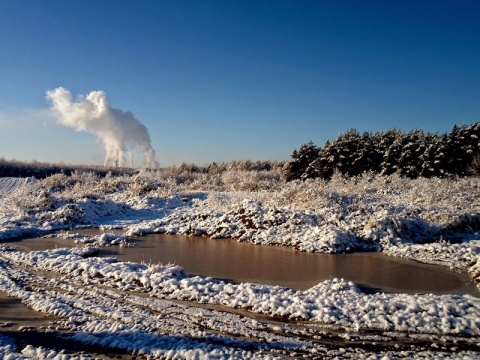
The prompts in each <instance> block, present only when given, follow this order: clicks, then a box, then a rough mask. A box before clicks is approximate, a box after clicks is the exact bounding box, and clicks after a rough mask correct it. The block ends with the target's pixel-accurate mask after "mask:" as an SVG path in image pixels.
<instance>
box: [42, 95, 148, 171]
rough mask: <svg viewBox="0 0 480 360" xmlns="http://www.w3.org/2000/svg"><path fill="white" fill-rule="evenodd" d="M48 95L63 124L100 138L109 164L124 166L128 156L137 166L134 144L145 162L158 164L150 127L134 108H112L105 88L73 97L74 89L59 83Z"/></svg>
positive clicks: (145, 163)
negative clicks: (59, 85) (125, 109)
mask: <svg viewBox="0 0 480 360" xmlns="http://www.w3.org/2000/svg"><path fill="white" fill-rule="evenodd" d="M46 97H47V99H48V100H50V101H51V103H52V109H53V110H54V112H55V114H56V117H57V118H58V120H59V122H60V124H62V125H65V126H68V127H71V128H73V129H75V130H77V131H85V132H89V133H92V134H94V135H96V136H97V137H98V138H99V139H100V141H101V142H102V143H103V146H104V147H105V152H106V156H105V166H108V165H109V164H110V165H112V166H118V167H123V166H125V161H126V157H127V158H128V160H129V166H133V164H132V153H131V151H129V147H130V148H133V149H137V150H139V151H140V152H142V153H143V162H144V166H146V167H149V168H156V167H158V162H157V161H156V160H155V150H154V149H153V148H152V144H151V141H150V134H149V133H148V130H147V128H146V127H145V126H144V125H143V124H142V123H141V122H140V121H138V119H136V118H135V116H134V115H133V114H132V113H131V112H128V111H127V112H124V111H122V110H118V109H114V108H112V107H111V106H110V101H109V99H108V97H107V95H106V94H105V93H104V92H103V91H92V92H90V93H89V94H88V95H87V96H86V97H84V96H79V97H78V99H77V100H76V101H72V95H71V94H70V92H69V91H68V90H67V89H64V88H62V87H59V88H56V89H54V90H50V91H47V94H46ZM127 145H128V146H129V147H127Z"/></svg>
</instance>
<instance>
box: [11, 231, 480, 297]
mask: <svg viewBox="0 0 480 360" xmlns="http://www.w3.org/2000/svg"><path fill="white" fill-rule="evenodd" d="M79 232H81V233H85V234H87V233H88V234H89V235H94V234H99V233H101V232H100V231H99V230H95V229H89V230H81V231H79ZM129 240H130V241H131V242H134V243H135V245H134V246H132V247H119V246H110V247H102V248H101V251H100V253H99V256H113V257H116V258H117V259H118V260H119V261H131V262H139V263H140V262H145V263H154V264H155V263H162V264H167V263H172V264H175V265H179V266H181V267H183V268H184V269H185V271H186V272H187V273H188V274H191V275H201V276H210V277H214V278H220V279H225V280H228V281H233V282H256V283H261V284H268V285H280V286H285V287H289V288H292V289H295V290H305V289H308V288H310V287H312V286H314V285H316V284H318V283H319V282H321V281H324V280H327V279H333V278H343V279H345V280H347V281H352V282H355V283H357V284H359V285H361V286H362V287H363V288H365V290H366V291H375V290H381V291H386V292H399V293H400V292H401V293H423V294H425V293H432V294H471V295H474V296H477V297H478V296H480V292H479V291H478V290H477V287H476V286H475V285H473V284H472V282H471V279H470V277H469V275H468V274H466V273H457V272H453V271H450V270H449V269H448V268H446V267H442V266H437V265H428V264H421V263H418V262H416V261H412V260H407V259H400V258H395V257H388V256H385V255H383V254H382V253H354V254H339V255H331V254H312V253H302V252H296V251H295V250H294V249H292V248H284V247H274V246H265V245H252V244H248V243H240V242H237V241H235V240H230V239H217V240H212V239H209V238H203V237H188V236H181V235H163V234H150V235H146V236H142V237H137V238H132V239H129ZM11 244H12V245H15V246H17V247H19V248H23V249H24V250H45V249H48V248H54V247H67V246H68V247H70V246H80V245H77V244H74V241H73V240H72V239H62V238H37V239H28V240H23V241H21V242H15V243H11ZM82 246H83V245H82Z"/></svg>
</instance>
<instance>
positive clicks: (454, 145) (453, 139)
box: [283, 122, 480, 181]
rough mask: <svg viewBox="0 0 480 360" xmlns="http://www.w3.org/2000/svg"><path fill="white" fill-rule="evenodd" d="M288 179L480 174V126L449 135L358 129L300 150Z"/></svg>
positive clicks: (456, 129) (286, 169)
mask: <svg viewBox="0 0 480 360" xmlns="http://www.w3.org/2000/svg"><path fill="white" fill-rule="evenodd" d="M291 157H292V160H291V161H290V162H288V163H286V165H285V167H284V169H283V177H284V179H285V180H286V181H291V180H295V179H304V180H305V179H310V178H322V179H327V180H328V179H330V178H331V177H332V175H333V174H334V173H335V172H339V173H340V174H342V175H344V176H347V177H349V176H357V175H360V174H362V173H364V172H367V171H368V172H373V173H377V174H382V175H390V174H393V173H398V174H400V175H402V176H405V177H408V178H417V177H434V176H436V177H442V176H447V175H459V176H467V175H479V174H480V123H478V122H477V123H475V124H473V125H471V126H466V125H463V126H456V125H455V126H454V127H453V129H452V130H451V131H450V132H449V133H446V134H443V135H438V134H436V133H435V134H433V133H425V132H423V131H422V130H414V131H410V132H402V131H399V130H396V129H390V130H387V131H385V132H377V133H375V134H372V133H370V132H365V133H363V134H360V133H359V132H358V131H357V130H355V129H352V130H350V131H348V132H346V133H343V134H340V136H339V137H338V138H337V139H336V140H334V141H332V142H330V141H327V142H326V144H325V145H324V146H323V147H317V146H315V145H314V144H313V142H311V141H310V142H307V143H306V144H303V145H302V146H301V147H300V149H299V150H296V149H294V150H293V153H292V155H291Z"/></svg>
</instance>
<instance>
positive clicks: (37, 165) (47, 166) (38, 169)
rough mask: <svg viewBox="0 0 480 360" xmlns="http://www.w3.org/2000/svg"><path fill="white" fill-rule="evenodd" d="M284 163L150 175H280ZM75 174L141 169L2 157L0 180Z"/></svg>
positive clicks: (178, 168) (181, 168)
mask: <svg viewBox="0 0 480 360" xmlns="http://www.w3.org/2000/svg"><path fill="white" fill-rule="evenodd" d="M285 163H286V162H285V161H272V160H265V161H262V160H258V161H251V160H232V161H229V162H220V163H216V162H213V163H211V164H209V165H206V166H198V165H195V164H192V163H185V162H182V163H181V164H179V165H172V166H168V167H165V168H160V169H155V170H149V171H152V172H163V173H170V174H172V176H176V175H185V174H209V175H221V174H223V173H224V172H226V171H276V172H278V173H279V174H280V172H281V170H282V169H283V167H284V165H285ZM73 172H92V173H94V174H95V175H97V176H102V177H104V176H106V175H107V174H110V175H113V176H117V175H133V174H136V173H137V172H138V169H132V168H117V167H105V166H91V165H90V166H89V165H66V164H51V163H45V162H38V161H30V162H22V161H17V160H5V159H4V158H3V157H0V177H35V178H37V179H44V178H46V177H49V176H51V175H54V174H65V175H67V176H68V175H71V174H72V173H73Z"/></svg>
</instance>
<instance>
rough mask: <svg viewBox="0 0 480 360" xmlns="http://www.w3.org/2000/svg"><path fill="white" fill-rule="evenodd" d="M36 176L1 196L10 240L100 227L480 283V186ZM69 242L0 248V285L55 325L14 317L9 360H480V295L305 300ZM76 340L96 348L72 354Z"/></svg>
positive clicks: (321, 287)
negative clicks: (19, 322) (362, 255)
mask: <svg viewBox="0 0 480 360" xmlns="http://www.w3.org/2000/svg"><path fill="white" fill-rule="evenodd" d="M24 183H25V182H24V181H22V180H16V181H15V184H14V185H10V184H12V180H3V181H1V182H0V185H2V184H8V185H3V186H9V191H2V190H0V193H1V194H2V195H1V200H2V201H1V204H0V239H4V240H6V239H11V238H12V237H17V236H24V235H34V234H35V235H38V234H47V233H49V232H51V231H53V230H57V229H67V228H68V229H70V228H75V227H91V226H100V227H102V228H104V229H106V230H107V231H108V229H113V228H115V229H123V230H124V231H125V233H126V234H128V235H141V234H144V233H152V232H166V233H180V234H187V235H199V236H210V237H212V238H222V237H232V238H235V239H237V240H239V241H248V242H252V243H256V244H260V243H261V244H270V245H280V246H292V247H295V248H297V249H298V250H299V251H310V252H344V251H354V250H377V251H383V252H385V253H386V254H388V255H391V256H402V257H409V258H412V259H416V260H419V261H424V262H431V263H438V264H442V265H445V266H449V267H451V268H452V269H455V270H458V271H459V270H463V271H469V273H470V274H471V276H472V279H473V280H474V281H475V282H476V283H477V284H478V283H479V273H480V269H479V258H480V241H479V240H477V239H479V237H478V230H479V223H480V215H479V214H480V201H479V200H480V181H479V179H476V178H474V179H461V180H457V181H453V180H447V179H444V180H439V179H431V180H425V179H420V180H404V179H400V178H397V177H389V178H369V177H367V176H366V177H363V178H359V179H355V180H352V181H344V180H343V179H340V178H334V180H333V181H332V182H330V183H324V182H307V183H289V184H280V183H278V182H277V181H275V179H272V178H268V176H266V175H262V174H258V173H257V174H251V173H248V174H247V173H238V174H223V175H222V176H221V177H217V178H211V177H208V176H207V175H204V174H202V175H197V176H196V177H193V178H192V177H190V178H181V177H180V178H172V177H167V176H162V175H161V174H157V173H141V174H139V175H137V176H135V177H131V178H128V177H107V178H106V179H99V178H96V177H95V176H93V175H91V174H74V175H72V176H71V177H65V176H61V175H59V176H53V177H51V178H48V179H46V180H44V181H38V182H35V183H32V184H30V185H26V186H24V185H23V184H24ZM71 240H72V242H77V243H78V244H79V246H80V247H78V248H74V249H53V250H49V251H36V252H30V253H23V252H21V251H18V250H16V249H14V248H9V247H5V246H2V247H1V248H0V290H1V291H2V292H4V293H6V294H8V295H9V296H10V297H13V298H17V299H20V300H21V302H22V303H23V304H25V305H26V306H28V307H29V308H31V309H33V310H35V311H36V312H38V313H42V314H45V315H48V316H51V317H52V320H51V322H50V323H49V325H47V326H43V327H35V326H34V325H35V324H33V326H32V327H23V328H21V329H18V328H15V324H9V323H4V324H3V329H4V330H5V331H3V332H2V335H1V336H0V354H2V355H3V357H4V358H7V359H8V358H12V359H17V358H25V359H30V358H56V359H63V358H68V357H76V358H82V357H83V358H86V357H89V356H90V357H92V356H94V355H92V354H93V353H95V351H97V352H98V349H103V350H102V351H103V353H104V355H105V356H106V354H108V353H113V352H115V351H117V352H120V353H123V354H136V356H138V358H142V356H143V357H145V358H147V357H149V358H175V357H176V358H201V357H203V356H207V357H214V358H215V357H216V358H226V357H228V358H269V357H270V358H275V357H289V356H290V357H306V358H317V357H320V358H355V359H356V358H372V359H376V358H378V359H380V358H409V357H417V358H422V357H423V358H462V357H463V358H478V357H480V348H479V347H478V343H479V340H480V299H479V298H474V297H471V296H461V295H443V296H434V295H406V294H384V293H378V294H370V295H368V294H365V293H362V292H361V291H360V290H359V288H358V287H357V286H356V285H355V284H353V283H347V282H345V281H343V280H340V279H332V280H329V281H325V282H322V283H320V284H318V285H316V286H314V287H312V288H311V289H308V290H306V291H297V292H295V291H292V290H290V289H287V288H281V287H274V286H265V285H257V284H250V283H242V284H232V283H228V282H225V281H221V280H218V279H212V278H203V277H198V276H189V275H188V274H186V273H185V272H184V271H183V269H181V268H179V267H177V266H172V265H162V264H134V263H122V262H117V261H115V259H112V258H99V257H96V256H95V254H96V252H97V248H96V247H95V246H100V245H102V246H105V245H111V246H121V245H122V244H124V238H123V237H122V236H116V235H113V234H111V235H104V236H98V237H92V238H85V237H80V236H75V235H72V236H71ZM82 243H83V244H85V247H81V246H83V245H82ZM29 334H34V335H35V336H29ZM42 336H43V337H47V336H48V337H52V336H53V337H61V338H62V342H60V344H63V345H62V346H63V347H62V346H60V347H59V346H57V345H55V343H56V342H55V341H53V342H52V341H51V342H46V343H41V342H35V341H34V340H33V339H35V338H42ZM19 339H20V340H19ZM21 339H24V340H23V341H22V340H21ZM78 343H80V344H83V346H84V347H85V348H86V349H89V347H95V349H96V350H95V351H93V350H92V351H91V353H90V354H89V353H88V351H87V352H86V353H84V354H81V353H80V352H79V351H78V350H72V349H74V348H75V346H73V344H78ZM42 344H47V345H42Z"/></svg>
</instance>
